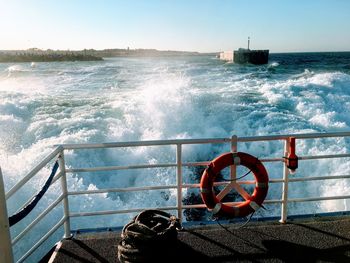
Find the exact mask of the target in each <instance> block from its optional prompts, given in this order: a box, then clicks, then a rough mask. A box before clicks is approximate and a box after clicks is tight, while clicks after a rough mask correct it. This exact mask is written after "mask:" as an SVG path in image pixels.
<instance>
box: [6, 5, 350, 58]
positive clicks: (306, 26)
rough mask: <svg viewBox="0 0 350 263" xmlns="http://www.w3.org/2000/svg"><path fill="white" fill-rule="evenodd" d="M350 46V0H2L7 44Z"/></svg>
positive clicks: (19, 46) (175, 47)
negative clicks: (248, 43) (249, 40)
mask: <svg viewBox="0 0 350 263" xmlns="http://www.w3.org/2000/svg"><path fill="white" fill-rule="evenodd" d="M248 36H250V37H251V39H252V40H251V48H258V49H265V48H266V49H270V50H271V51H272V52H288V51H345V50H347V51H349V50H350V0H216V1H215V0H100V1H98V0H94V1H93V0H56V1H53V0H22V1H20V0H0V50H2V49H27V48H31V47H37V48H42V49H48V48H51V49H71V50H74V49H84V48H95V49H104V48H126V47H130V48H156V49H160V50H188V51H200V52H208V51H221V50H232V49H236V48H239V47H245V46H246V45H247V44H246V42H247V37H248Z"/></svg>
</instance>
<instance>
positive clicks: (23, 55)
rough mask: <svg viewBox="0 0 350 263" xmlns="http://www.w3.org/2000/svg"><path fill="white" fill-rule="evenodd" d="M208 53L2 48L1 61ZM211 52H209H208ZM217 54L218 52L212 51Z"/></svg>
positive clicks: (196, 53)
mask: <svg viewBox="0 0 350 263" xmlns="http://www.w3.org/2000/svg"><path fill="white" fill-rule="evenodd" d="M206 54H207V53H205V54H204V53H199V52H188V51H171V50H168V51H160V50H156V49H104V50H94V49H84V50H78V51H69V50H68V51H65V50H41V49H36V48H33V49H27V50H0V63H11V62H55V61H101V60H103V58H110V57H175V56H199V55H201V56H203V55H206ZM208 54H209V53H208ZM210 54H211V55H215V54H216V53H210Z"/></svg>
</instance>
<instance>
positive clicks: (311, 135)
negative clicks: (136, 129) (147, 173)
mask: <svg viewBox="0 0 350 263" xmlns="http://www.w3.org/2000/svg"><path fill="white" fill-rule="evenodd" d="M347 136H350V131H349V132H327V133H300V134H281V135H267V136H249V137H237V141H238V142H254V141H272V140H285V139H288V138H290V137H295V138H297V139H318V138H327V137H347ZM231 141H232V138H204V139H172V140H148V141H127V142H106V143H86V144H85V143H82V144H79V143H77V144H59V145H55V146H59V147H62V148H63V149H64V150H74V149H94V148H114V147H137V146H141V147H142V146H162V145H178V144H209V143H226V142H231Z"/></svg>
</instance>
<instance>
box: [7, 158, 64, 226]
mask: <svg viewBox="0 0 350 263" xmlns="http://www.w3.org/2000/svg"><path fill="white" fill-rule="evenodd" d="M58 166H59V165H58V161H56V162H55V164H54V166H53V168H52V171H51V174H50V176H49V178H48V179H47V181H46V183H45V185H44V186H43V188H41V190H40V191H39V193H38V194H37V195H35V196H34V197H33V199H32V201H30V203H29V204H28V205H26V206H25V207H23V209H21V210H20V211H19V212H18V213H16V214H14V215H12V216H10V217H9V224H10V226H13V225H15V224H17V223H18V222H19V221H21V220H22V219H23V218H25V217H26V216H27V215H28V214H29V213H30V212H31V211H32V210H33V209H34V207H35V206H36V205H37V204H38V202H39V201H40V199H41V198H42V197H43V195H44V194H45V193H46V191H47V189H49V186H50V185H51V182H52V180H53V178H54V176H55V174H56V172H57V169H58Z"/></svg>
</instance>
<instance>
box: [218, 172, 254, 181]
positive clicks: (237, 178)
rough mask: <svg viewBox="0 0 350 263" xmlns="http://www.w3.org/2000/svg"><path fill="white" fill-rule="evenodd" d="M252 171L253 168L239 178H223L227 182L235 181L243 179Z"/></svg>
mask: <svg viewBox="0 0 350 263" xmlns="http://www.w3.org/2000/svg"><path fill="white" fill-rule="evenodd" d="M251 172H252V170H249V171H248V172H246V173H245V174H244V175H242V176H241V177H238V178H235V179H225V178H222V180H223V181H226V182H233V181H237V180H239V179H242V178H244V177H246V176H247V175H248V174H250V173H251Z"/></svg>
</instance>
